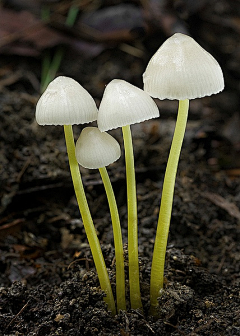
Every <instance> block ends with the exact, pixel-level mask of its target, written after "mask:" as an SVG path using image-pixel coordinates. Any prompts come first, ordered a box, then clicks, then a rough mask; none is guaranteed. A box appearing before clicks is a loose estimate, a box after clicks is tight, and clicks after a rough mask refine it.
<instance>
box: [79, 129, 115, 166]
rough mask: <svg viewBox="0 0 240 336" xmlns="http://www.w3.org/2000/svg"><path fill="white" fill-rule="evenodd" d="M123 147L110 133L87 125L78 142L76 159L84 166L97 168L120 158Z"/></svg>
mask: <svg viewBox="0 0 240 336" xmlns="http://www.w3.org/2000/svg"><path fill="white" fill-rule="evenodd" d="M120 156H121V149H120V146H119V143H118V142H117V140H115V139H114V138H113V137H112V136H111V135H110V134H108V133H105V132H100V130H99V129H98V128H97V127H86V128H84V129H83V131H82V132H81V134H80V137H79V138H78V140H77V142H76V159H77V161H78V163H79V164H80V165H81V166H83V167H84V168H88V169H97V168H102V167H105V166H108V165H109V164H110V163H113V162H114V161H116V160H118V159H119V158H120Z"/></svg>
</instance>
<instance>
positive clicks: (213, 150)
mask: <svg viewBox="0 0 240 336" xmlns="http://www.w3.org/2000/svg"><path fill="white" fill-rule="evenodd" d="M189 6H190V2H189ZM239 13H240V5H239V2H238V5H237V6H236V7H235V8H234V9H233V8H232V2H231V1H230V2H227V1H212V2H211V6H208V7H207V8H206V7H204V8H203V9H202V10H201V12H200V9H198V11H197V12H195V13H194V14H193V13H192V14H191V12H190V10H189V15H188V17H187V18H186V19H182V20H181V21H180V23H181V22H183V23H184V24H186V27H187V29H188V30H189V32H190V34H191V35H194V37H195V38H196V39H197V40H198V42H199V43H201V45H203V46H204V47H205V48H206V49H207V50H209V51H210V52H211V53H212V54H213V55H214V56H215V57H216V58H217V60H218V61H219V63H220V64H221V66H222V68H223V72H224V76H225V80H226V89H225V90H224V91H223V92H222V93H220V94H218V95H215V96H212V97H207V98H203V99H196V100H193V101H191V102H190V113H189V120H188V126H187V131H186V135H185V139H184V144H183V150H182V153H181V158H180V163H179V168H178V173H177V180H176V187H175V196H174V204H173V212H172V219H171V227H170V235H169V240H168V248H167V255H166V267H165V290H164V292H163V295H162V296H161V297H160V298H159V311H158V316H157V317H152V316H149V315H148V311H149V281H150V269H151V257H152V251H153V244H154V238H155V232H156V224H157V218H158V211H159V205H160V199H161V190H162V183H163V178H164V172H165V167H166V161H167V157H168V153H169V148H170V145H171V139H172V134H173V130H174V125H175V119H176V110H177V102H175V101H167V100H165V101H162V102H160V101H156V102H157V104H158V106H159V109H160V114H161V116H160V118H158V119H155V120H151V121H146V122H144V123H140V124H137V125H133V126H132V132H133V144H134V154H135V166H136V181H137V197H138V216H139V217H138V221H139V263H140V284H141V294H142V301H143V311H137V310H131V309H130V307H129V293H128V258H127V253H128V251H127V212H126V211H127V209H126V186H125V166H124V153H123V152H122V156H121V158H120V159H119V160H118V161H117V162H115V163H114V164H112V165H111V166H109V167H108V171H109V174H110V177H111V180H112V183H113V188H114V190H115V193H116V198H117V203H118V206H119V212H120V220H121V225H122V234H123V240H124V248H125V266H126V289H127V303H128V310H127V311H126V312H120V313H119V314H118V315H116V316H114V317H112V316H111V314H110V313H109V312H108V310H107V307H106V305H105V303H104V301H103V296H104V293H103V292H102V291H101V290H100V287H99V282H98V278H97V274H96V270H95V267H94V263H93V260H92V256H91V251H90V249H89V245H88V242H87V240H86V236H85V232H84V228H83V224H82V220H81V217H80V214H79V210H78V206H77V202H76V199H75V195H74V190H73V186H72V182H71V176H70V172H69V166H68V159H67V154H66V148H65V142H64V134H63V128H62V127H60V126H57V127H54V126H45V127H41V126H38V125H37V123H36V121H35V106H36V102H37V100H38V98H39V95H40V93H39V92H40V91H39V87H40V86H39V82H40V74H41V61H40V56H37V57H32V56H26V55H21V56H19V55H16V54H14V53H12V54H9V53H8V54H7V53H5V54H4V55H2V56H1V59H0V70H1V73H0V75H1V79H0V124H1V132H0V185H1V188H0V196H1V205H0V271H1V272H0V335H3V336H4V335H6V336H11V335H24V336H25V335H29V336H33V335H37V336H45V335H50V336H53V335H62V336H70V335H71V336H76V335H102V336H105V335H106V336H108V335H109V336H110V335H121V336H130V335H145V336H147V335H149V336H151V335H159V336H165V335H166V336H170V335H171V336H175V335H191V336H200V335H209V336H210V335H211V336H219V335H222V336H228V335H229V336H238V335H240V309H239V303H240V297H239V294H240V293H239V280H240V277H239V268H240V246H239V231H240V225H239V224H240V210H239V209H240V156H239V152H240V135H239V134H240V113H239V91H240V86H239V69H240V68H239V69H238V68H237V65H238V64H239V62H240V54H239V50H240V49H239V48H240V44H239V42H240V37H239V30H238V27H237V24H238V23H237V20H234V19H235V16H237V15H238V14H239ZM175 14H176V13H175ZM211 15H212V16H211ZM209 17H211V18H212V21H211V20H210V19H209ZM217 19H218V21H217V23H216V20H217ZM224 19H225V21H224ZM196 20H197V21H196ZM227 20H228V21H227ZM230 20H232V21H231V24H230V23H229V22H230ZM194 22H195V23H196V22H198V26H197V27H198V29H196V24H194ZM216 25H217V27H216ZM166 38H167V34H166V31H165V30H164V29H163V28H161V29H160V30H156V31H153V32H150V33H149V35H148V36H147V37H145V38H143V39H141V40H136V41H131V42H129V45H130V46H131V47H134V48H136V49H138V48H139V44H140V43H141V48H140V50H141V51H142V54H141V56H139V55H136V54H134V53H132V52H131V53H130V52H129V50H128V51H126V45H125V49H124V48H123V45H124V43H125V42H124V43H122V42H121V43H115V44H114V45H112V44H111V45H104V47H103V50H101V52H99V53H98V54H97V55H94V56H92V57H90V56H89V55H88V56H87V57H86V55H83V56H81V55H79V53H76V52H75V53H72V52H70V51H69V52H67V51H66V53H65V57H64V59H63V62H62V64H61V67H60V70H59V72H58V74H63V75H66V76H71V77H73V78H74V79H76V80H78V81H79V82H80V83H81V84H82V85H83V86H84V87H85V88H86V89H87V90H88V91H89V92H90V93H91V94H92V96H93V97H94V99H95V100H96V103H97V105H98V104H99V102H100V100H101V96H102V93H103V90H104V87H105V85H106V84H107V83H108V82H109V81H110V80H111V79H113V78H121V79H125V80H127V81H129V82H131V83H133V84H134V85H137V86H139V87H141V86H142V77H141V76H142V73H143V72H144V69H145V66H146V64H147V62H148V60H149V58H150V57H151V55H152V54H153V52H154V51H155V50H156V49H157V47H158V46H159V45H160V44H161V42H162V41H163V40H165V39H166ZM159 41H160V42H159ZM231 48H232V49H231ZM230 49H231V52H230V51H229V50H230ZM93 124H94V123H93ZM81 129H82V126H74V134H75V137H76V138H77V137H78V136H79V134H80V131H81ZM110 133H111V134H112V135H113V136H114V137H115V138H116V139H117V140H118V141H119V143H120V144H121V148H122V149H123V146H122V135H121V131H120V130H114V131H111V132H110ZM81 172H82V175H83V182H84V186H85V191H86V194H87V199H88V201H89V207H90V210H91V213H92V216H93V219H94V224H95V227H96V230H97V233H98V237H99V240H100V242H101V247H102V251H103V255H104V259H105V261H106V265H107V268H108V271H109V276H110V280H111V284H112V288H113V292H114V293H115V260H114V246H113V235H112V228H111V220H110V214H109V210H108V205H107V200H106V195H105V193H104V188H103V185H102V182H101V179H100V175H99V173H98V171H97V170H92V171H89V170H87V169H81Z"/></svg>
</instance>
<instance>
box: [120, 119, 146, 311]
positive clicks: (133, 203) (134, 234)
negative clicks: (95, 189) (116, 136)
mask: <svg viewBox="0 0 240 336" xmlns="http://www.w3.org/2000/svg"><path fill="white" fill-rule="evenodd" d="M122 132H123V140H124V147H125V161H126V179H127V201H128V262H129V287H130V301H131V308H132V309H138V308H142V302H141V293H140V283H139V264H138V223H137V195H136V180H135V170H134V155H133V145H132V135H131V129H130V126H129V125H127V126H123V127H122Z"/></svg>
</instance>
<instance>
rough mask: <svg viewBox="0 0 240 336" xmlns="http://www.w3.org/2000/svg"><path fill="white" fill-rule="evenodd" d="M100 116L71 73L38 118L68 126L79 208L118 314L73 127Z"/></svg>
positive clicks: (43, 101)
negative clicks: (90, 206)
mask: <svg viewBox="0 0 240 336" xmlns="http://www.w3.org/2000/svg"><path fill="white" fill-rule="evenodd" d="M96 119H97V107H96V104H95V102H94V100H93V98H92V97H91V95H90V94H89V93H88V92H87V91H86V90H85V89H84V88H83V87H82V86H81V85H80V84H78V83H77V82H76V81H75V80H73V79H72V78H69V77H64V76H60V77H57V78H56V79H54V80H53V81H52V82H51V83H50V84H49V85H48V87H47V89H46V91H45V92H44V93H43V94H42V96H41V97H40V99H39V101H38V103H37V107H36V120H37V123H38V124H39V125H63V126H64V132H65V140H66V146H67V152H68V159H69V166H70V170H71V175H72V180H73V185H74V190H75V194H76V198H77V201H78V206H79V210H80V213H81V216H82V220H83V224H84V228H85V231H86V234H87V238H88V241H89V245H90V248H91V251H92V255H93V259H94V263H95V266H96V270H97V273H98V277H99V281H100V285H101V288H102V290H103V291H104V292H105V293H106V297H105V298H104V300H105V302H106V303H107V304H108V308H109V309H110V310H111V312H112V313H113V314H115V312H116V309H115V303H114V298H113V294H112V288H111V284H110V280H109V276H108V272H107V268H106V265H105V262H104V258H103V255H102V251H101V246H100V243H99V240H98V237H97V234H96V230H95V228H94V225H93V221H92V216H91V214H90V211H89V207H88V203H87V199H86V196H85V192H84V188H83V184H82V179H81V175H80V170H79V166H78V162H77V160H76V157H75V143H74V138H73V131H72V125H74V124H83V123H88V122H91V121H94V120H96Z"/></svg>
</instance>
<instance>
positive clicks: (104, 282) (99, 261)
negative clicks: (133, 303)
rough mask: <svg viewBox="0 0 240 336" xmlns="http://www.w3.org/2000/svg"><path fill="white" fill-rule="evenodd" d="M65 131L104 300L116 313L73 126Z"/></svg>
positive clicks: (77, 192)
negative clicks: (78, 157)
mask: <svg viewBox="0 0 240 336" xmlns="http://www.w3.org/2000/svg"><path fill="white" fill-rule="evenodd" d="M64 132H65V139H66V146H67V152H68V159H69V166H70V170H71V175H72V181H73V186H74V190H75V194H76V198H77V202H78V206H79V210H80V213H81V216H82V221H83V225H84V228H85V231H86V235H87V238H88V242H89V246H90V248H91V251H92V256H93V260H94V263H95V266H96V270H97V273H98V278H99V282H100V286H101V288H102V290H103V291H104V292H105V294H106V297H105V298H104V301H105V302H106V303H107V305H108V308H109V310H110V311H111V312H112V314H114V315H115V314H116V308H115V302H114V298H113V293H112V288H111V284H110V280H109V276H108V272H107V268H106V265H105V262H104V259H103V255H102V250H101V246H100V243H99V240H98V237H97V234H96V230H95V227H94V225H93V221H92V216H91V214H90V211H89V207H88V203H87V199H86V196H85V192H84V188H83V184H82V179H81V175H80V170H79V166H78V162H77V160H76V157H75V143H74V138H73V131H72V126H71V125H64Z"/></svg>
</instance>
